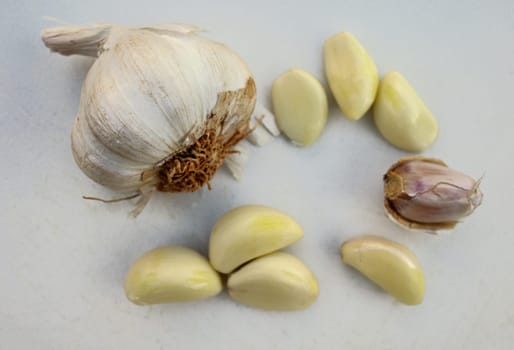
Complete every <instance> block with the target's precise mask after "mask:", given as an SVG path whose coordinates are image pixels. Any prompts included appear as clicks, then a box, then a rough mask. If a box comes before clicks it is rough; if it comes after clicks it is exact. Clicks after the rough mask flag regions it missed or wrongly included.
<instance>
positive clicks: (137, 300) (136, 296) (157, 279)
mask: <svg viewBox="0 0 514 350" xmlns="http://www.w3.org/2000/svg"><path fill="white" fill-rule="evenodd" d="M222 288H223V285H222V283H221V278H220V276H219V274H218V273H217V272H216V271H214V269H213V268H212V266H211V265H210V264H209V262H208V261H207V259H206V258H204V257H203V256H202V255H200V254H199V253H197V252H195V251H194V250H191V249H189V248H185V247H179V246H167V247H160V248H156V249H154V250H151V251H149V252H147V253H146V254H144V255H143V256H142V257H140V258H139V259H138V260H136V262H134V264H133V265H132V267H131V268H130V270H129V272H128V274H127V277H126V279H125V293H126V295H127V298H128V299H129V300H130V301H131V302H133V303H134V304H138V305H146V304H162V303H172V302H178V301H191V300H198V299H204V298H208V297H211V296H214V295H216V294H218V293H219V292H221V290H222Z"/></svg>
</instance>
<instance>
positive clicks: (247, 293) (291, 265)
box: [227, 252, 318, 311]
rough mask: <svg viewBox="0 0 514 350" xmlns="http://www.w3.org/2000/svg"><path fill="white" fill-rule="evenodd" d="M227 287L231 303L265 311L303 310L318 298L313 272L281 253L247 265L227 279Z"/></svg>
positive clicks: (288, 255)
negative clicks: (236, 302)
mask: <svg viewBox="0 0 514 350" xmlns="http://www.w3.org/2000/svg"><path fill="white" fill-rule="evenodd" d="M227 286H228V293H229V295H230V296H231V297H232V299H234V300H236V301H238V302H240V303H242V304H245V305H249V306H252V307H256V308H260V309H265V310H277V311H292V310H302V309H305V308H307V307H309V306H310V305H311V304H312V303H314V301H316V299H317V297H318V282H317V281H316V278H315V277H314V275H313V274H312V272H311V271H310V270H309V269H308V268H307V267H306V266H305V264H304V263H303V262H301V261H300V260H299V259H298V258H296V257H294V256H293V255H290V254H287V253H284V252H275V253H272V254H269V255H266V256H263V257H261V258H258V259H256V260H254V261H252V262H250V263H248V264H247V265H245V266H243V267H242V268H241V269H239V270H237V271H236V272H234V273H233V274H232V275H230V277H229V278H228V282H227Z"/></svg>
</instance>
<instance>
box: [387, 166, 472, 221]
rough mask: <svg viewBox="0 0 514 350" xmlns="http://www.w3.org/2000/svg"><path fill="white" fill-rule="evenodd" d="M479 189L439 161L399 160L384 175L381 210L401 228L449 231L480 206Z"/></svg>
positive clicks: (466, 178) (462, 175)
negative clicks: (384, 209) (382, 207)
mask: <svg viewBox="0 0 514 350" xmlns="http://www.w3.org/2000/svg"><path fill="white" fill-rule="evenodd" d="M479 185H480V182H479V181H476V180H474V179H473V178H471V177H469V176H467V175H465V174H463V173H461V172H459V171H457V170H454V169H451V168H449V167H448V166H447V165H446V164H445V163H444V162H442V161H441V160H438V159H432V158H424V157H407V158H402V159H400V160H399V161H398V162H396V163H395V164H393V165H392V166H391V167H390V168H389V170H388V171H387V173H386V174H385V175H384V206H385V208H386V211H387V213H388V215H389V217H390V218H391V219H392V220H393V221H395V222H397V223H398V224H400V225H402V226H404V227H408V228H412V229H422V230H428V231H437V230H441V229H451V228H453V227H454V226H455V225H456V224H457V223H458V222H459V220H461V219H462V218H464V217H466V216H468V215H470V214H471V213H472V212H473V211H474V210H475V209H476V208H477V207H478V206H479V205H480V204H481V202H482V192H481V191H480V188H479Z"/></svg>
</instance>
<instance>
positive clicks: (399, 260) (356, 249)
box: [341, 236, 425, 305]
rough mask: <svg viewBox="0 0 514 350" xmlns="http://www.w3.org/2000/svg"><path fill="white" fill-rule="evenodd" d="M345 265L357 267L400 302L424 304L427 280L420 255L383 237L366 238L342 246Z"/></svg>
mask: <svg viewBox="0 0 514 350" xmlns="http://www.w3.org/2000/svg"><path fill="white" fill-rule="evenodd" d="M341 255H342V259H343V262H344V263H346V264H348V265H350V266H352V267H354V268H355V269H357V270H358V271H359V272H361V273H362V274H363V275H365V276H366V277H367V278H369V279H370V280H371V281H373V282H374V283H376V284H377V285H378V286H380V287H381V288H382V289H384V290H385V291H386V292H387V293H389V294H391V295H392V296H393V297H394V298H396V299H397V300H398V301H400V302H402V303H404V304H407V305H417V304H421V303H422V302H423V297H424V295H425V278H424V276H423V271H422V269H421V266H420V264H419V261H418V259H417V258H416V256H415V255H414V254H413V253H412V252H411V251H410V250H409V249H407V248H406V247H405V246H403V245H401V244H399V243H396V242H393V241H390V240H387V239H385V238H381V237H375V236H365V237H360V238H354V239H351V240H349V241H346V242H345V243H343V245H342V246H341Z"/></svg>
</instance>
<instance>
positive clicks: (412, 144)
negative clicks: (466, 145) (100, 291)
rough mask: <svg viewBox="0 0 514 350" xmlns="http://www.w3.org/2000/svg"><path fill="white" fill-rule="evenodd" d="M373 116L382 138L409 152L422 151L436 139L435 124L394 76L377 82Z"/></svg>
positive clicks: (408, 88) (404, 82)
mask: <svg viewBox="0 0 514 350" xmlns="http://www.w3.org/2000/svg"><path fill="white" fill-rule="evenodd" d="M373 116H374V119H375V124H376V126H377V128H378V130H379V131H380V133H381V134H382V136H383V137H384V138H385V139H386V140H387V141H389V142H390V143H391V144H393V145H394V146H396V147H398V148H401V149H403V150H406V151H409V152H421V151H423V150H425V149H426V148H428V147H429V146H430V145H431V144H432V143H434V141H435V139H436V137H437V132H438V126H437V120H436V119H435V118H434V116H433V115H432V113H431V112H430V110H429V109H428V108H427V106H426V105H425V103H424V102H423V101H422V100H421V98H420V97H419V96H418V94H417V93H416V91H415V90H414V89H413V88H412V86H411V85H410V84H409V82H408V81H407V80H405V78H404V77H403V76H402V75H401V74H400V73H398V72H390V73H387V74H386V75H385V77H384V78H383V79H382V81H381V82H380V86H379V88H378V94H377V98H376V101H375V104H374V105H373Z"/></svg>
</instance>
